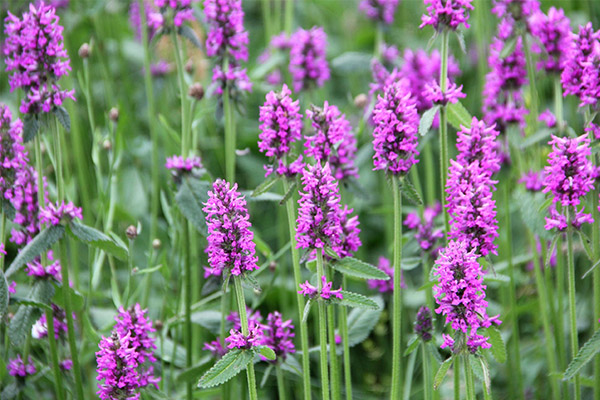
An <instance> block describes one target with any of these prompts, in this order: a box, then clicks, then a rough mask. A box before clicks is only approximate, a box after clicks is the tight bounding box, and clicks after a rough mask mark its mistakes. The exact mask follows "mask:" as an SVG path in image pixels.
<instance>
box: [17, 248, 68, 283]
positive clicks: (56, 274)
mask: <svg viewBox="0 0 600 400" xmlns="http://www.w3.org/2000/svg"><path fill="white" fill-rule="evenodd" d="M47 257H48V263H47V264H48V265H47V266H43V265H42V263H41V262H40V261H39V260H34V261H32V262H30V263H29V264H27V266H26V267H25V271H26V272H27V275H29V276H34V277H36V278H37V279H55V280H56V281H57V282H61V281H62V274H61V266H60V261H58V260H55V259H54V253H53V252H52V250H50V251H48V253H47Z"/></svg>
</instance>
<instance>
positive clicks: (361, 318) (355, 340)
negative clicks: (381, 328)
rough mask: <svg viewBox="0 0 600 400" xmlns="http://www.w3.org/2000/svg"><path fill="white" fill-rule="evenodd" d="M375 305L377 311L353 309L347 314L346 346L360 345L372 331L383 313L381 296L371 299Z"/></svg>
mask: <svg viewBox="0 0 600 400" xmlns="http://www.w3.org/2000/svg"><path fill="white" fill-rule="evenodd" d="M372 299H373V300H374V301H375V302H376V303H377V304H379V309H377V310H361V309H358V308H355V309H353V310H352V311H350V312H349V313H348V346H349V347H352V346H356V345H357V344H359V343H362V342H363V341H364V340H365V339H366V338H367V337H369V335H370V334H371V332H372V331H373V328H375V325H377V322H378V321H379V317H380V316H381V312H382V311H383V299H382V298H381V296H377V297H373V298H372Z"/></svg>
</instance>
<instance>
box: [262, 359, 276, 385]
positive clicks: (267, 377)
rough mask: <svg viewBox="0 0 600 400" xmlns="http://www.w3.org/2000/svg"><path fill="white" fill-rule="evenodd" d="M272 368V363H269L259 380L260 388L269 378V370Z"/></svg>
mask: <svg viewBox="0 0 600 400" xmlns="http://www.w3.org/2000/svg"><path fill="white" fill-rule="evenodd" d="M273 368H274V366H273V364H269V366H268V367H267V369H266V370H265V373H264V374H263V377H262V379H261V380H260V388H261V389H262V388H263V387H265V384H266V383H267V379H269V376H270V375H271V372H272V371H273Z"/></svg>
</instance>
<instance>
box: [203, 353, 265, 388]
mask: <svg viewBox="0 0 600 400" xmlns="http://www.w3.org/2000/svg"><path fill="white" fill-rule="evenodd" d="M253 358H254V352H253V351H250V350H239V349H233V350H230V351H229V352H228V353H227V354H225V355H224V356H223V357H222V358H221V359H220V360H219V361H217V362H216V363H215V365H213V367H212V368H211V369H209V370H208V371H207V372H206V373H205V374H204V376H202V378H200V381H199V382H198V386H199V387H201V388H209V387H213V386H217V385H220V384H222V383H225V382H227V381H228V380H230V379H231V378H233V377H234V376H236V375H237V374H239V373H240V372H241V371H242V370H244V369H245V368H246V366H247V365H248V364H249V363H250V362H251V361H252V359H253Z"/></svg>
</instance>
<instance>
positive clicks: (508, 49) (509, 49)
mask: <svg viewBox="0 0 600 400" xmlns="http://www.w3.org/2000/svg"><path fill="white" fill-rule="evenodd" d="M519 37H520V36H518V35H514V36H513V37H511V38H510V39H508V40H507V41H506V42H505V43H504V47H503V48H502V51H501V52H500V58H506V57H508V56H510V55H511V54H512V53H513V52H514V51H515V47H516V46H517V39H519Z"/></svg>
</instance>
